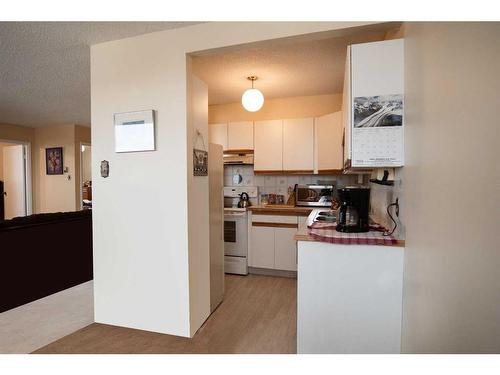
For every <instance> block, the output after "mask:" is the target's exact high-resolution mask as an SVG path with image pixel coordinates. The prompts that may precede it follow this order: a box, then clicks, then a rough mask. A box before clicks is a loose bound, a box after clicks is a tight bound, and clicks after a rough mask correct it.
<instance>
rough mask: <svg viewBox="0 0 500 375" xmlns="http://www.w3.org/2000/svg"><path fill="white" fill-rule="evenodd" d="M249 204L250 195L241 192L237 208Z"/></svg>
mask: <svg viewBox="0 0 500 375" xmlns="http://www.w3.org/2000/svg"><path fill="white" fill-rule="evenodd" d="M250 205H251V203H250V197H249V196H248V194H247V193H245V192H243V193H241V194H240V201H239V202H238V207H239V208H247V207H249V206H250Z"/></svg>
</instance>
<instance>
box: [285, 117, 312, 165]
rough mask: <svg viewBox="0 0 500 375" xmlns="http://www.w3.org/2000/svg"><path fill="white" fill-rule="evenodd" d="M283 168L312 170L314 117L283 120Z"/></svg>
mask: <svg viewBox="0 0 500 375" xmlns="http://www.w3.org/2000/svg"><path fill="white" fill-rule="evenodd" d="M283 170H284V171H303V172H311V173H312V172H313V171H314V119H313V118H302V119H290V120H283Z"/></svg>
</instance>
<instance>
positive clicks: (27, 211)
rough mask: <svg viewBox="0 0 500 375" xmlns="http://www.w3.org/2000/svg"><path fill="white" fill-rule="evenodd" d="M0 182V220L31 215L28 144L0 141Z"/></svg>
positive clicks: (29, 154) (29, 145)
mask: <svg viewBox="0 0 500 375" xmlns="http://www.w3.org/2000/svg"><path fill="white" fill-rule="evenodd" d="M0 181H1V182H0V220H8V219H12V218H14V217H20V216H27V215H31V213H32V205H31V144H30V143H27V142H18V141H10V140H0Z"/></svg>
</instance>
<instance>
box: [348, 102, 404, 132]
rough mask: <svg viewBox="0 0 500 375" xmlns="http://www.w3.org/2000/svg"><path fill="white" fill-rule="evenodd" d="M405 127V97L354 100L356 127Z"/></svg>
mask: <svg viewBox="0 0 500 375" xmlns="http://www.w3.org/2000/svg"><path fill="white" fill-rule="evenodd" d="M402 125H403V95H402V94H396V95H377V96H360V97H356V98H354V127H355V128H376V127H383V126H402Z"/></svg>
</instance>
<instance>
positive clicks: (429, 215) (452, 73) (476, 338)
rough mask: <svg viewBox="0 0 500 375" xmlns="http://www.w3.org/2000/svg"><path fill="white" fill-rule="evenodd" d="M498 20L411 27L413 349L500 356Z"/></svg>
mask: <svg viewBox="0 0 500 375" xmlns="http://www.w3.org/2000/svg"><path fill="white" fill-rule="evenodd" d="M499 38H500V24H499V23H481V24H479V23H446V24H443V23H426V24H413V23H410V24H406V36H405V42H406V56H405V61H406V64H405V65H406V66H405V75H406V82H405V86H406V97H405V100H406V104H405V105H406V110H405V112H406V131H405V133H406V134H405V147H406V165H405V167H404V168H403V183H404V185H405V186H404V187H403V191H404V203H405V210H404V221H405V223H406V249H405V263H406V264H405V284H404V285H405V298H404V301H405V304H404V321H403V322H404V323H403V350H404V351H405V352H408V353H422V352H425V353H488V352H490V353H499V352H500V276H499V275H500V273H499V270H500V231H499V229H498V225H499V218H498V215H499V213H500V199H499V198H498V196H499V195H500V169H499V163H498V150H499V149H500V133H499V126H498V90H499V88H500V75H499V72H498V67H499V66H500V45H499V43H498V40H499Z"/></svg>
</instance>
